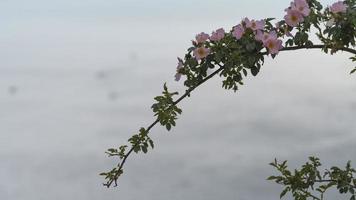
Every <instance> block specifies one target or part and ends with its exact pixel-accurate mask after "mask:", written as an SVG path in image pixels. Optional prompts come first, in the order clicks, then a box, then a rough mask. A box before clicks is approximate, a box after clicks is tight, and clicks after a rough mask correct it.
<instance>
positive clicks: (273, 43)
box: [264, 38, 283, 54]
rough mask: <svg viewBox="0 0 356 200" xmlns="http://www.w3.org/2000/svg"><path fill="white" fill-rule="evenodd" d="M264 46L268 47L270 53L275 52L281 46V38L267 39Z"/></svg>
mask: <svg viewBox="0 0 356 200" xmlns="http://www.w3.org/2000/svg"><path fill="white" fill-rule="evenodd" d="M264 46H265V47H266V48H267V49H268V52H269V53H270V54H277V53H278V52H279V50H281V49H282V48H283V46H282V40H279V39H273V38H271V39H268V40H267V41H266V42H265V43H264Z"/></svg>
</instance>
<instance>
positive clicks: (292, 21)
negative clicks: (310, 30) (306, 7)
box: [284, 9, 304, 27]
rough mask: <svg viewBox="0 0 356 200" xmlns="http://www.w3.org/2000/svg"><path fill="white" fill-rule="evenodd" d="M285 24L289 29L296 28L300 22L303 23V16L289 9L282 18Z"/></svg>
mask: <svg viewBox="0 0 356 200" xmlns="http://www.w3.org/2000/svg"><path fill="white" fill-rule="evenodd" d="M284 19H285V20H286V23H287V24H288V25H289V26H291V27H296V26H297V25H298V24H299V23H300V22H302V21H304V18H303V15H302V14H301V13H300V12H298V11H296V10H291V9H289V10H288V11H287V15H285V16H284Z"/></svg>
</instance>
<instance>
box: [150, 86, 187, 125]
mask: <svg viewBox="0 0 356 200" xmlns="http://www.w3.org/2000/svg"><path fill="white" fill-rule="evenodd" d="M162 94H163V95H162V96H156V97H155V98H154V99H155V100H156V102H157V103H155V104H153V105H152V107H151V108H152V110H153V112H154V113H155V114H154V116H157V118H158V120H159V122H160V123H161V125H162V126H165V127H166V129H167V130H168V131H169V130H171V128H172V126H175V125H176V122H175V120H176V119H177V116H178V114H181V113H182V110H181V109H180V108H178V107H177V106H176V105H175V103H174V101H173V96H174V95H178V92H173V93H170V92H169V91H168V88H167V86H166V84H164V86H163V92H162Z"/></svg>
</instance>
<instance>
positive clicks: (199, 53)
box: [193, 47, 210, 60]
mask: <svg viewBox="0 0 356 200" xmlns="http://www.w3.org/2000/svg"><path fill="white" fill-rule="evenodd" d="M209 53H210V49H209V48H205V47H198V48H196V49H194V51H193V54H194V56H195V59H197V60H200V59H203V58H205V57H206V56H208V55H209Z"/></svg>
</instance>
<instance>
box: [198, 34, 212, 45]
mask: <svg viewBox="0 0 356 200" xmlns="http://www.w3.org/2000/svg"><path fill="white" fill-rule="evenodd" d="M195 39H196V40H197V43H198V44H201V43H204V42H205V41H206V40H207V39H209V35H208V34H206V33H204V32H201V33H199V34H198V35H196V36H195Z"/></svg>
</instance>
